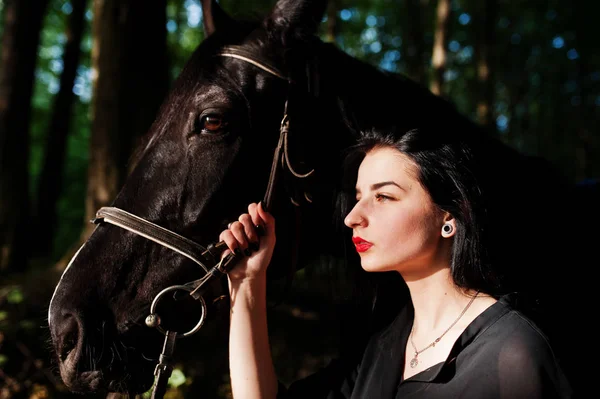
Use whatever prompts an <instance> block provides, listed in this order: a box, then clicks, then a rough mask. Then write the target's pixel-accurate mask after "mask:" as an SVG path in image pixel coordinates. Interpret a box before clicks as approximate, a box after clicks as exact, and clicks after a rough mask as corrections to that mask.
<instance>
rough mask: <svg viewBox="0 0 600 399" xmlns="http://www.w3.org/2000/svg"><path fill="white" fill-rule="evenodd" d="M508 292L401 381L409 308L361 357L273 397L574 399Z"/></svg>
mask: <svg viewBox="0 0 600 399" xmlns="http://www.w3.org/2000/svg"><path fill="white" fill-rule="evenodd" d="M513 299H514V297H513V295H507V296H504V297H502V298H500V300H498V302H496V303H495V304H493V305H492V306H490V307H489V308H487V309H486V310H485V311H484V312H483V313H481V314H480V315H479V316H477V318H475V319H474V320H473V321H472V322H471V323H470V324H469V326H468V327H467V328H466V329H465V331H464V332H463V333H462V334H461V335H460V336H459V337H458V339H457V340H456V343H455V344H454V346H453V348H452V350H451V351H450V354H449V356H448V358H447V359H446V361H445V362H442V363H438V364H436V365H434V366H432V367H430V368H428V369H426V370H424V371H422V372H420V373H418V374H416V375H414V376H412V377H410V378H408V379H406V380H403V379H402V374H403V368H404V356H405V348H406V343H407V340H408V336H409V334H410V330H411V328H412V322H413V318H414V309H413V307H412V304H410V302H409V305H407V306H405V307H404V308H403V309H402V310H401V311H400V312H399V314H398V316H397V317H396V318H395V319H394V320H393V321H392V322H391V323H390V324H389V325H388V326H386V327H385V328H383V329H382V330H380V331H379V332H377V333H375V334H373V336H372V337H371V338H370V340H369V342H368V344H367V346H366V348H365V350H364V352H363V353H362V357H360V358H357V359H358V360H357V361H354V362H348V361H343V360H341V359H340V360H334V361H333V362H331V363H330V364H329V365H328V366H327V367H326V368H324V369H322V370H320V371H319V372H317V373H315V374H313V375H311V376H309V377H307V378H305V379H302V380H299V381H296V382H294V383H292V384H291V385H290V387H289V388H288V389H286V388H285V387H284V386H283V385H282V384H280V388H279V393H278V398H286V399H287V398H309V399H317V398H328V399H334V398H335V399H338V398H340V399H341V398H369V399H376V398H382V399H386V398H427V399H437V398H444V399H447V398H463V399H492V398H498V399H519V398H527V399H535V398H544V399H546V398H572V397H573V393H572V389H571V386H570V384H569V382H568V381H567V379H566V377H565V375H564V374H563V371H562V370H561V368H560V366H559V364H558V362H557V359H556V358H555V356H554V353H553V352H552V349H551V347H550V345H549V343H548V340H547V338H546V336H545V335H544V334H543V333H542V332H541V331H540V330H539V329H538V327H536V325H535V324H534V323H533V322H532V321H531V320H530V319H528V318H527V317H525V316H524V315H523V314H522V313H521V312H519V311H517V310H515V308H514V306H513V305H512V303H513Z"/></svg>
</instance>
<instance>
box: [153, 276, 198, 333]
mask: <svg viewBox="0 0 600 399" xmlns="http://www.w3.org/2000/svg"><path fill="white" fill-rule="evenodd" d="M176 290H182V291H187V292H192V290H193V288H192V287H189V286H187V285H172V286H170V287H167V288H165V289H164V290H162V291H161V292H159V293H158V294H157V295H156V296H155V297H154V300H153V301H152V305H151V306H150V314H156V307H157V306H158V301H159V300H160V297H161V296H162V295H164V294H166V293H167V292H170V291H176ZM197 300H198V301H200V306H202V316H200V320H199V321H198V323H196V325H195V326H194V328H192V329H191V330H190V331H188V332H186V333H183V334H182V333H177V338H183V337H189V336H190V335H193V334H195V333H197V332H198V330H200V328H201V327H202V325H203V324H204V320H205V319H206V302H205V301H204V298H203V297H201V296H200V297H198V298H197ZM156 329H157V330H158V331H160V332H161V333H162V334H163V335H167V332H166V331H165V330H164V329H163V328H162V327H161V326H160V325H158V326H156Z"/></svg>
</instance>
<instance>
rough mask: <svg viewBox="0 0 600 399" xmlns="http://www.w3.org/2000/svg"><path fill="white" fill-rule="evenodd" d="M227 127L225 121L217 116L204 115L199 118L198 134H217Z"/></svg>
mask: <svg viewBox="0 0 600 399" xmlns="http://www.w3.org/2000/svg"><path fill="white" fill-rule="evenodd" d="M226 126H227V122H226V121H225V119H224V118H223V117H222V116H221V115H218V114H210V115H205V116H202V117H201V118H200V126H199V129H198V130H199V131H200V133H219V132H221V131H222V130H223V129H224V128H225V127H226Z"/></svg>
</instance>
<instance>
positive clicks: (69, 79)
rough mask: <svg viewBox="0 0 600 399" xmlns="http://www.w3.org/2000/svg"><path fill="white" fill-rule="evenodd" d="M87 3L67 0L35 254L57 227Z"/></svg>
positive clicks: (37, 214) (40, 191)
mask: <svg viewBox="0 0 600 399" xmlns="http://www.w3.org/2000/svg"><path fill="white" fill-rule="evenodd" d="M86 3H87V0H71V4H72V6H73V10H72V12H71V15H70V16H69V21H68V24H67V29H66V38H67V41H66V43H65V49H64V55H63V72H62V74H61V77H60V90H59V92H58V94H57V95H56V99H55V101H54V109H53V112H52V117H51V120H50V126H49V128H48V132H47V139H46V149H45V150H46V152H45V154H44V163H43V167H42V172H41V175H40V181H39V185H38V193H37V203H36V211H35V213H34V218H35V219H34V220H35V223H34V225H35V226H36V228H35V234H36V235H37V239H36V240H35V244H36V255H42V256H44V255H48V253H49V252H50V251H51V249H52V238H53V235H54V231H55V228H56V224H57V215H56V211H57V210H56V206H57V203H58V198H59V196H60V193H61V190H62V185H63V174H64V164H65V153H66V147H67V136H68V134H69V126H70V122H71V110H72V105H73V99H74V94H73V84H74V82H75V77H76V75H77V67H78V66H79V59H80V56H81V50H80V47H81V39H82V37H83V30H84V27H85V11H86Z"/></svg>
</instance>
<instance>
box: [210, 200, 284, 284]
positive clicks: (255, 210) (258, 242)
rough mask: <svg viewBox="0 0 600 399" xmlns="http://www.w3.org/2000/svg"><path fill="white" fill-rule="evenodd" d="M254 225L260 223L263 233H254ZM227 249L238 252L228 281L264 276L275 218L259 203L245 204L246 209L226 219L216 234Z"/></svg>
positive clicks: (271, 250)
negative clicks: (234, 219)
mask: <svg viewBox="0 0 600 399" xmlns="http://www.w3.org/2000/svg"><path fill="white" fill-rule="evenodd" d="M256 226H261V227H262V229H263V230H264V235H263V236H260V237H259V235H258V232H257V228H256ZM219 240H220V241H224V242H225V243H226V244H227V247H228V248H229V250H226V251H225V252H223V256H226V255H227V254H229V253H230V251H233V252H235V253H236V254H237V255H238V260H237V262H236V264H235V265H234V266H233V269H232V270H231V271H229V273H228V275H229V279H230V280H231V281H241V280H245V279H254V278H256V277H264V276H266V273H267V267H268V266H269V262H270V261H271V257H272V256H273V249H274V248H275V219H274V218H273V216H271V214H269V213H268V212H267V211H265V210H264V209H263V208H262V204H261V203H258V204H256V203H252V204H250V205H248V213H244V214H242V215H241V216H240V217H239V219H238V220H237V221H236V222H233V223H230V224H229V226H228V229H227V230H224V231H223V232H222V233H221V235H220V236H219Z"/></svg>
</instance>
